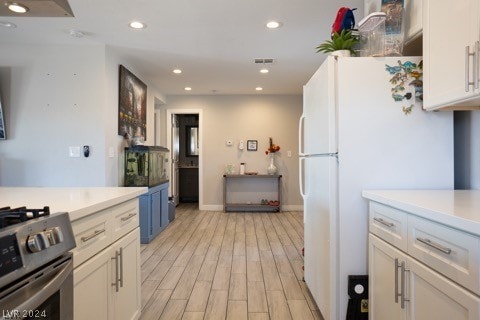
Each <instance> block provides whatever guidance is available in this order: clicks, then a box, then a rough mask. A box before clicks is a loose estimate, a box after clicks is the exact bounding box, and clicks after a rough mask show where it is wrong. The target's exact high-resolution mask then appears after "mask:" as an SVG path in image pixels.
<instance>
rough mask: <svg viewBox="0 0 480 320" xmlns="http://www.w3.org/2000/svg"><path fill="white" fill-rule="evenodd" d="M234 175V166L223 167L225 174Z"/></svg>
mask: <svg viewBox="0 0 480 320" xmlns="http://www.w3.org/2000/svg"><path fill="white" fill-rule="evenodd" d="M234 173H235V165H234V164H227V165H226V166H225V174H234Z"/></svg>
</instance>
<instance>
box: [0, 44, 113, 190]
mask: <svg viewBox="0 0 480 320" xmlns="http://www.w3.org/2000/svg"><path fill="white" fill-rule="evenodd" d="M104 51H105V48H104V47H103V46H88V47H82V50H78V47H75V46H30V45H23V46H20V45H19V46H15V45H2V46H1V47H0V68H1V69H0V77H1V78H0V81H1V82H0V86H1V87H0V89H1V94H2V99H3V106H4V113H5V126H6V130H7V140H4V141H0V184H1V185H10V186H79V185H90V186H102V185H104V184H105V179H104V172H105V163H104V160H103V159H104V156H105V153H104V150H105V147H104V146H105V139H104V130H103V128H104V126H103V123H104V121H105V119H106V113H105V107H104V106H105V90H104V88H105V62H104V56H105V54H104ZM84 145H89V146H90V148H91V155H90V157H89V158H84V157H80V158H70V157H68V147H69V146H80V147H82V146H84Z"/></svg>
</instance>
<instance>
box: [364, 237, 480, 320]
mask: <svg viewBox="0 0 480 320" xmlns="http://www.w3.org/2000/svg"><path fill="white" fill-rule="evenodd" d="M369 274H370V277H369V294H370V296H369V303H370V306H369V319H370V320H374V319H377V320H381V319H389V320H403V319H407V320H413V319H418V320H423V319H425V320H428V319H436V320H442V319H444V320H451V319H455V320H473V319H479V316H480V313H479V311H480V298H478V297H477V296H475V295H474V294H472V293H470V292H468V291H467V290H465V289H463V288H462V287H460V286H459V285H457V284H455V283H454V282H452V281H450V280H448V279H447V278H445V277H443V276H442V275H440V274H438V273H437V272H435V271H433V270H432V269H430V268H428V267H426V266H425V265H423V264H421V263H420V262H418V261H416V260H415V259H413V258H411V257H409V256H408V255H406V254H405V253H403V252H402V251H400V250H397V249H396V248H395V247H393V246H391V245H389V244H388V243H387V242H385V241H383V240H381V239H380V238H378V237H376V236H374V235H372V234H370V235H369Z"/></svg>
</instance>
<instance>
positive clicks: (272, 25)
mask: <svg viewBox="0 0 480 320" xmlns="http://www.w3.org/2000/svg"><path fill="white" fill-rule="evenodd" d="M281 25H282V24H281V23H280V22H278V21H270V22H268V23H267V28H268V29H277V28H279V27H280V26H281Z"/></svg>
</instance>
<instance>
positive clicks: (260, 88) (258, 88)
mask: <svg viewBox="0 0 480 320" xmlns="http://www.w3.org/2000/svg"><path fill="white" fill-rule="evenodd" d="M255 90H257V91H262V90H263V88H262V87H256V88H255Z"/></svg>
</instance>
